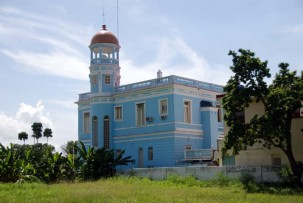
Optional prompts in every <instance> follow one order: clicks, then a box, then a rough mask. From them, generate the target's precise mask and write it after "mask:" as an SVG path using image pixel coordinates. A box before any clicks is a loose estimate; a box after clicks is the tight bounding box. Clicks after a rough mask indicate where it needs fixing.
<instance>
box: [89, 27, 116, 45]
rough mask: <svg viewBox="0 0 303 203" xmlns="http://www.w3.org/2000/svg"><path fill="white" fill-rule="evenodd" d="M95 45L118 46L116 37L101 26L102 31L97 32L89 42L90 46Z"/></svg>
mask: <svg viewBox="0 0 303 203" xmlns="http://www.w3.org/2000/svg"><path fill="white" fill-rule="evenodd" d="M97 43H112V44H116V45H119V41H118V39H117V37H116V36H115V35H114V34H113V33H111V32H109V31H107V30H106V25H102V30H101V31H100V32H97V33H96V34H95V35H94V37H93V38H92V40H91V42H90V44H97Z"/></svg>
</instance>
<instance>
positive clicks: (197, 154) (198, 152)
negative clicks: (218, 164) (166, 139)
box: [182, 149, 214, 162]
mask: <svg viewBox="0 0 303 203" xmlns="http://www.w3.org/2000/svg"><path fill="white" fill-rule="evenodd" d="M213 156H214V150H213V149H192V150H186V149H185V150H184V159H183V160H182V161H183V162H210V161H212V160H213V158H214V157H213Z"/></svg>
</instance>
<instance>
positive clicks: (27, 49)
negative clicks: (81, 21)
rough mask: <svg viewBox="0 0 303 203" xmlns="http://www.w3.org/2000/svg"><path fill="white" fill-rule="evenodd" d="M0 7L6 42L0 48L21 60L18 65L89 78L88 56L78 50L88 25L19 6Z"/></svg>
mask: <svg viewBox="0 0 303 203" xmlns="http://www.w3.org/2000/svg"><path fill="white" fill-rule="evenodd" d="M0 11H1V12H0V13H1V14H0V19H1V21H0V36H1V37H3V39H4V40H2V43H3V44H5V45H6V46H5V48H4V49H2V50H0V51H1V52H2V53H3V54H4V55H6V56H8V57H10V58H11V59H13V60H14V61H15V62H16V63H18V64H21V65H22V66H20V68H22V69H23V70H26V71H28V72H29V73H38V74H50V75H56V76H61V77H68V78H74V79H80V80H87V79H88V77H87V76H88V73H89V71H88V62H89V59H88V57H86V55H85V54H83V53H81V52H80V50H81V48H83V47H84V45H85V47H86V46H87V41H88V39H89V38H90V35H91V33H92V31H91V28H89V27H84V26H80V25H74V24H73V23H70V22H65V23H64V22H63V21H60V20H59V19H55V18H46V17H43V16H39V15H36V14H32V13H27V12H21V11H20V10H18V9H12V8H0ZM75 27H81V29H74V28H75ZM6 39H7V40H6ZM85 39H87V40H85ZM79 47H80V48H79Z"/></svg>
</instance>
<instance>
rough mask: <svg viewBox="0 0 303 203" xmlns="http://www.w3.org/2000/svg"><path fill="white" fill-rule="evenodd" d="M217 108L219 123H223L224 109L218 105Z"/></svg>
mask: <svg viewBox="0 0 303 203" xmlns="http://www.w3.org/2000/svg"><path fill="white" fill-rule="evenodd" d="M216 107H217V108H218V111H217V116H218V122H222V109H221V106H220V105H216Z"/></svg>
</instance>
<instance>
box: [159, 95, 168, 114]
mask: <svg viewBox="0 0 303 203" xmlns="http://www.w3.org/2000/svg"><path fill="white" fill-rule="evenodd" d="M160 115H161V116H163V115H167V99H163V100H160Z"/></svg>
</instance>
